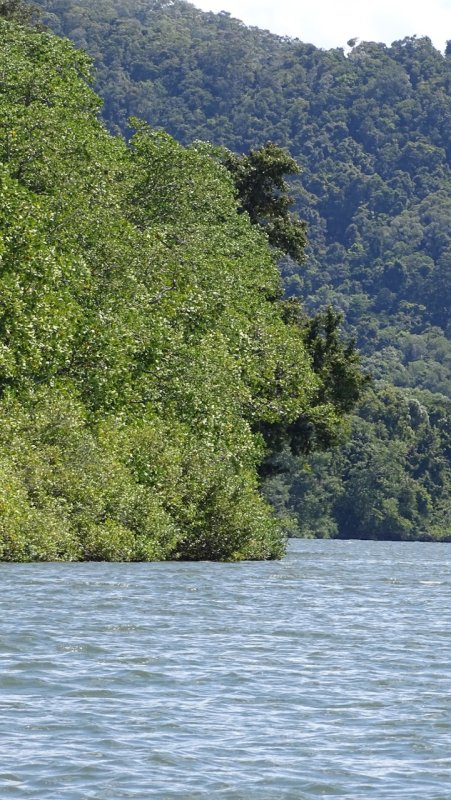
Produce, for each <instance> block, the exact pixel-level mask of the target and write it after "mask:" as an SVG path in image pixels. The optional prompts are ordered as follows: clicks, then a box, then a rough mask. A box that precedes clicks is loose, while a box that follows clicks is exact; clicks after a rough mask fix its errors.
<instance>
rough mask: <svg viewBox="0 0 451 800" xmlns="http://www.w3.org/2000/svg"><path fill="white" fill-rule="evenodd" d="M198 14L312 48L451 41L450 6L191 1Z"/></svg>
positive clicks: (396, 1) (415, 0)
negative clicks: (226, 17) (224, 17)
mask: <svg viewBox="0 0 451 800" xmlns="http://www.w3.org/2000/svg"><path fill="white" fill-rule="evenodd" d="M191 1H192V2H193V3H194V5H195V6H197V8H200V9H202V10H203V11H215V12H218V11H229V12H230V13H231V14H232V16H233V17H237V18H238V19H241V20H242V21H243V22H245V23H246V25H256V26H257V27H259V28H265V29H267V30H270V31H271V32H272V33H278V34H279V35H281V36H293V37H297V38H298V39H301V40H302V41H303V42H310V43H312V44H314V45H316V46H317V47H324V48H329V47H345V48H346V42H347V41H348V39H353V38H355V37H359V38H360V39H363V40H367V41H376V42H385V43H386V44H391V42H393V41H394V40H395V39H403V38H404V37H405V36H413V35H414V34H417V35H418V36H429V37H430V38H431V39H432V41H433V43H434V45H435V46H436V47H438V48H439V49H440V50H443V49H444V47H445V43H446V41H447V39H451V0H427V2H424V0H423V1H422V2H420V0H297V2H296V0H191Z"/></svg>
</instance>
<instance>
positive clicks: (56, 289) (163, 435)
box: [0, 0, 365, 561]
mask: <svg viewBox="0 0 451 800" xmlns="http://www.w3.org/2000/svg"><path fill="white" fill-rule="evenodd" d="M0 63H1V72H0V343H1V349H0V419H1V424H0V476H1V479H0V558H2V559H4V560H15V561H21V560H23V561H28V560H49V559H51V560H58V559H72V560H74V559H92V560H96V559H97V560H99V559H111V560H148V559H149V560H150V559H167V558H183V559H202V558H209V559H228V560H240V559H243V558H246V559H262V558H275V557H279V556H281V555H282V554H283V551H284V544H285V533H284V529H283V524H282V521H281V520H280V519H278V518H277V517H276V515H275V514H274V511H273V509H272V508H271V507H270V506H269V504H268V502H267V501H266V500H264V499H263V497H262V494H261V491H260V480H261V477H260V473H259V471H262V470H263V471H264V468H263V465H264V464H268V463H269V462H270V461H271V460H272V459H273V458H275V457H276V454H277V453H282V452H283V451H284V450H286V448H288V449H289V451H290V452H291V453H296V452H298V453H300V452H301V451H305V452H307V451H311V450H314V449H315V447H316V448H318V447H326V446H327V445H328V444H331V443H332V442H334V441H336V440H338V439H339V438H340V431H341V430H342V428H343V426H344V424H345V416H346V411H347V410H349V408H351V407H352V405H353V404H354V402H355V401H356V400H357V399H358V397H359V395H360V393H361V389H362V387H363V384H364V382H365V379H364V377H363V376H362V375H361V372H360V368H359V364H358V359H357V356H356V353H355V351H354V349H353V348H352V347H350V346H345V345H344V344H341V343H339V342H338V339H337V333H336V331H337V325H336V319H335V317H334V315H333V314H332V313H329V317H327V318H324V320H323V318H322V317H321V316H320V317H316V318H308V317H306V315H305V314H304V312H303V311H302V309H301V307H300V305H299V304H296V303H293V302H287V301H285V300H284V299H283V292H282V285H281V278H280V274H279V271H278V267H277V260H278V258H279V257H280V255H281V253H282V252H283V250H282V249H281V247H280V246H278V247H276V245H275V244H274V245H272V244H271V241H270V238H271V237H270V236H269V233H268V231H266V230H265V228H266V227H267V226H270V228H271V230H272V232H273V235H274V236H275V235H276V233H277V231H278V230H279V231H282V229H283V231H284V236H285V238H286V240H287V243H289V242H290V241H291V242H292V243H294V242H297V247H298V249H299V248H302V245H303V242H304V232H303V228H302V226H300V224H299V222H298V221H297V219H296V218H291V217H290V216H289V213H288V205H289V200H288V198H284V191H285V190H284V180H283V173H284V170H285V169H289V168H290V166H293V165H294V162H292V160H291V159H290V158H289V157H288V156H286V155H285V154H284V153H283V151H280V150H278V149H277V148H273V149H271V148H269V151H268V149H264V150H263V151H262V154H261V156H260V158H263V160H264V161H265V159H268V158H270V160H271V161H272V163H273V167H274V175H273V178H272V181H273V182H274V185H277V186H279V187H280V188H279V192H278V194H277V197H276V196H274V198H273V199H274V202H275V203H276V207H277V208H279V209H280V204H281V203H282V205H283V207H284V209H285V211H284V212H283V213H279V214H278V215H277V218H276V217H275V216H274V204H273V203H271V192H269V195H268V196H267V195H265V192H264V191H263V189H262V192H261V193H260V194H259V196H258V197H257V198H256V199H255V206H254V207H255V210H256V213H257V212H258V221H257V220H255V221H254V222H252V220H251V217H250V215H249V214H248V213H243V212H242V209H241V207H240V200H239V198H238V196H237V189H236V186H235V183H234V180H233V177H232V172H231V169H229V168H227V167H226V166H225V165H224V164H223V163H221V159H220V158H218V156H217V155H213V154H212V153H211V148H210V147H209V146H207V145H204V144H202V143H197V144H194V145H192V146H190V147H184V146H183V145H181V144H178V143H177V142H176V141H175V140H174V139H173V138H171V136H170V135H169V134H167V133H164V132H161V131H155V130H154V129H151V128H150V127H149V126H148V125H147V124H146V123H145V122H141V121H139V120H138V119H136V120H134V126H135V132H134V135H133V136H132V138H131V140H130V142H128V143H126V142H125V140H124V139H123V138H122V137H120V136H113V135H112V134H111V133H109V132H108V131H107V129H106V127H105V126H104V124H103V123H101V122H100V121H99V117H98V111H99V108H100V105H101V104H100V101H99V99H98V97H97V96H96V95H95V94H94V92H93V91H92V88H91V82H92V80H91V72H90V60H89V58H88V56H87V55H86V54H85V53H83V52H82V51H79V50H77V49H75V48H74V46H73V45H72V44H71V43H70V42H69V41H68V40H66V39H60V38H58V37H56V36H55V35H54V34H53V33H51V32H49V31H48V30H45V29H42V28H41V27H40V26H39V24H38V25H37V26H36V25H34V23H33V14H32V13H31V12H29V10H28V9H27V7H26V6H23V5H22V4H21V3H20V2H17V0H6V2H2V3H0ZM263 183H264V184H265V186H267V180H266V178H265V180H264V181H263ZM270 185H271V182H270ZM267 188H268V187H267ZM265 198H266V199H265ZM268 230H269V229H268ZM327 325H329V328H330V332H331V333H332V335H331V336H330V335H329V339H328V335H327V332H326V327H327ZM318 354H321V357H320V358H318ZM338 377H339V378H340V380H338ZM343 377H344V379H345V380H344V382H343ZM344 387H345V390H344Z"/></svg>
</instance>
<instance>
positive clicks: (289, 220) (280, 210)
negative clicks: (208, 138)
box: [222, 142, 306, 262]
mask: <svg viewBox="0 0 451 800" xmlns="http://www.w3.org/2000/svg"><path fill="white" fill-rule="evenodd" d="M222 161H223V164H224V165H225V166H226V167H227V169H228V170H229V172H230V173H231V175H232V177H233V182H234V184H235V186H236V189H237V192H238V198H239V203H240V208H241V209H242V210H243V211H246V212H247V213H248V214H249V218H250V220H251V222H252V223H253V224H254V225H260V226H261V227H262V228H263V230H264V231H265V233H266V235H267V237H268V241H269V243H270V244H271V245H272V246H273V247H275V248H276V249H277V250H279V251H280V253H281V254H283V255H288V256H291V258H293V259H295V261H297V262H300V261H302V260H303V259H304V249H305V245H306V237H305V224H304V223H303V222H301V220H300V219H299V218H298V217H297V216H296V215H294V214H290V211H289V209H290V206H291V205H292V204H293V202H294V201H293V198H292V197H289V195H288V194H287V191H288V184H287V182H286V180H285V177H286V176H287V175H297V174H298V173H299V167H298V165H297V164H296V162H295V161H294V160H293V159H292V158H291V156H289V155H288V154H287V153H285V152H284V151H283V150H282V149H281V148H280V147H277V146H276V145H274V144H272V143H271V142H268V143H267V144H265V145H264V146H263V147H260V148H258V149H255V150H250V152H249V153H248V154H247V155H245V156H239V155H236V154H235V153H230V152H228V153H227V154H226V155H225V156H224V158H223V159H222Z"/></svg>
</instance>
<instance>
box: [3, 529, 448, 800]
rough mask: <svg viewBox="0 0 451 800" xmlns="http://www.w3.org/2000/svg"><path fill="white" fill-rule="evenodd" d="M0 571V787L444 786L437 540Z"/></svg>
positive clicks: (146, 793) (7, 792)
mask: <svg viewBox="0 0 451 800" xmlns="http://www.w3.org/2000/svg"><path fill="white" fill-rule="evenodd" d="M0 580H1V596H0V634H1V638H0V663H1V673H0V798H1V800H11V799H12V798H20V800H28V798H36V800H38V799H39V800H85V799H86V800H88V798H89V800H122V798H135V800H136V799H139V800H149V798H158V800H171V799H172V798H186V799H187V800H188V799H189V800H195V799H196V798H205V799H207V798H218V800H219V798H227V799H228V800H241V799H242V800H254V798H255V800H273V799H274V800H276V799H277V800H279V799H280V798H286V799H287V800H288V799H289V800H314V799H315V798H329V797H330V798H349V800H373V798H374V800H376V798H377V800H398V798H399V800H401V798H409V800H412V798H421V800H449V799H450V798H451V661H450V655H451V652H450V645H451V636H450V633H451V623H450V609H451V602H450V601H451V547H450V546H449V545H444V544H425V543H412V544H410V543H392V542H338V541H305V540H304V541H295V542H291V544H290V548H289V553H288V556H287V558H286V559H285V560H283V561H281V562H267V563H243V564H214V563H207V562H203V563H164V564H100V563H90V564H30V565H11V564H3V565H0Z"/></svg>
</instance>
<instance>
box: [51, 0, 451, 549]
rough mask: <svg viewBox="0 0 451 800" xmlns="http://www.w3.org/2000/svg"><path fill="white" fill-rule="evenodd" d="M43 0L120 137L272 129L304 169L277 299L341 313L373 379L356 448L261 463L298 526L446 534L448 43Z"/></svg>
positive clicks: (183, 10)
mask: <svg viewBox="0 0 451 800" xmlns="http://www.w3.org/2000/svg"><path fill="white" fill-rule="evenodd" d="M39 6H40V7H41V8H42V9H43V11H44V18H45V20H46V22H47V24H49V25H50V26H51V27H52V28H53V29H54V30H55V31H57V32H58V33H60V34H65V35H67V36H69V37H71V38H72V39H73V40H74V41H75V42H76V43H77V44H78V45H80V46H82V47H84V48H86V49H87V50H88V52H90V53H91V55H92V56H93V57H94V59H95V64H96V75H97V86H98V88H99V91H100V93H101V95H102V97H103V98H104V103H105V105H104V109H103V114H104V117H105V119H106V120H107V122H108V125H109V126H110V127H111V128H112V129H113V130H121V131H123V132H124V133H125V135H126V136H128V135H129V131H128V128H127V117H128V116H129V115H130V114H136V115H138V116H140V117H142V118H144V119H146V120H147V121H148V122H149V123H150V124H151V125H152V126H156V127H160V126H161V127H163V128H165V129H166V130H167V131H169V132H170V133H171V134H172V135H173V136H175V137H176V139H178V140H179V141H181V142H184V143H185V144H188V143H189V142H191V141H193V140H196V139H202V140H210V141H212V142H213V143H214V144H217V145H219V144H220V145H223V146H225V147H227V148H229V149H230V150H232V151H236V152H238V153H239V152H241V153H244V152H247V151H248V150H249V149H251V148H255V147H258V146H260V145H262V144H263V143H265V142H266V141H268V140H272V141H273V142H275V143H276V144H278V145H281V146H283V147H285V148H287V150H289V152H290V153H291V154H292V155H293V156H294V157H295V159H296V161H297V162H298V164H299V165H300V166H301V168H302V171H301V174H300V175H299V176H297V177H296V178H294V179H293V181H292V188H293V192H294V194H295V195H296V198H297V209H298V211H299V213H300V215H301V217H302V218H303V219H305V220H306V222H307V230H308V239H309V248H308V258H307V259H306V261H305V263H304V264H303V265H302V266H301V268H300V267H299V264H298V263H296V262H294V261H292V260H290V259H289V258H286V259H285V260H284V262H283V264H282V267H283V277H284V281H285V289H286V292H287V294H289V295H296V296H299V297H301V298H302V300H303V302H304V304H305V306H306V308H307V309H308V311H309V312H313V311H318V310H319V309H324V308H325V307H326V306H327V305H328V304H330V303H331V304H332V305H333V307H334V308H335V309H337V310H339V311H341V312H342V313H343V314H344V319H345V326H346V330H347V331H348V332H349V333H351V334H353V335H354V336H355V338H356V340H357V343H358V346H359V348H360V350H361V351H362V353H363V356H364V363H365V365H366V367H367V368H368V369H369V370H370V371H371V373H372V375H373V376H374V378H375V380H376V384H375V387H374V389H373V390H372V391H371V393H370V395H368V399H367V402H366V404H365V406H363V407H362V409H361V411H360V412H359V414H358V415H356V416H355V417H354V420H353V426H352V435H351V442H350V443H349V444H348V445H345V446H344V447H343V448H341V449H339V450H336V451H335V452H334V453H333V454H330V455H327V454H325V455H322V456H315V457H313V458H311V459H306V458H305V457H303V458H302V459H301V460H299V459H294V460H293V458H292V455H291V454H290V452H289V451H286V453H285V456H284V457H279V459H278V463H277V465H276V464H274V465H273V466H274V474H273V475H271V474H269V471H268V475H267V477H266V481H265V490H266V492H267V494H268V496H269V497H270V499H271V501H272V502H273V504H274V505H275V506H276V507H277V508H278V509H279V510H280V512H281V513H282V514H285V515H286V514H288V517H289V518H290V519H291V526H292V531H293V533H296V532H299V531H301V532H302V533H303V534H306V535H308V534H314V535H320V536H329V535H330V536H337V535H338V536H352V535H356V536H378V537H382V538H384V537H387V536H388V537H393V538H416V537H421V538H430V537H436V536H439V537H444V536H445V537H447V536H450V535H451V518H450V511H449V509H450V507H451V490H450V472H449V470H450V466H449V465H450V460H451V448H450V439H449V436H450V434H449V431H450V421H449V401H448V400H447V397H449V396H450V388H451V378H450V376H451V346H450V342H449V331H450V329H449V325H450V322H449V320H450V291H451V290H450V287H451V266H450V265H451V222H450V220H451V173H450V158H451V140H450V136H451V134H450V131H451V125H450V120H451V97H450V87H451V57H450V56H451V47H450V46H448V47H447V51H446V55H445V56H443V55H442V54H441V53H440V52H439V51H438V50H436V49H434V47H433V46H432V44H431V42H430V41H429V40H428V39H427V38H415V37H412V38H406V39H404V40H402V41H398V42H394V43H393V44H392V46H391V47H387V46H386V45H383V44H377V43H374V42H362V43H360V44H359V43H356V42H352V43H351V45H350V47H349V48H347V49H346V52H345V51H344V50H343V49H341V48H337V49H334V50H329V51H324V50H320V49H318V48H316V47H314V46H313V45H311V44H306V43H303V42H301V41H299V40H292V39H289V38H281V37H278V36H275V35H272V34H271V33H270V32H268V31H261V30H258V29H256V28H248V27H246V26H245V25H243V24H242V23H241V22H239V21H238V20H235V19H233V18H231V17H230V15H228V14H226V13H221V14H212V13H203V12H201V11H198V10H197V9H195V8H194V7H193V6H192V5H190V4H188V3H185V2H180V1H179V0H175V2H172V0H171V2H164V0H103V1H102V2H98V3H95V4H91V3H89V2H88V0H39ZM390 384H391V385H393V384H394V385H395V386H396V387H398V388H390ZM278 470H279V471H278Z"/></svg>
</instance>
